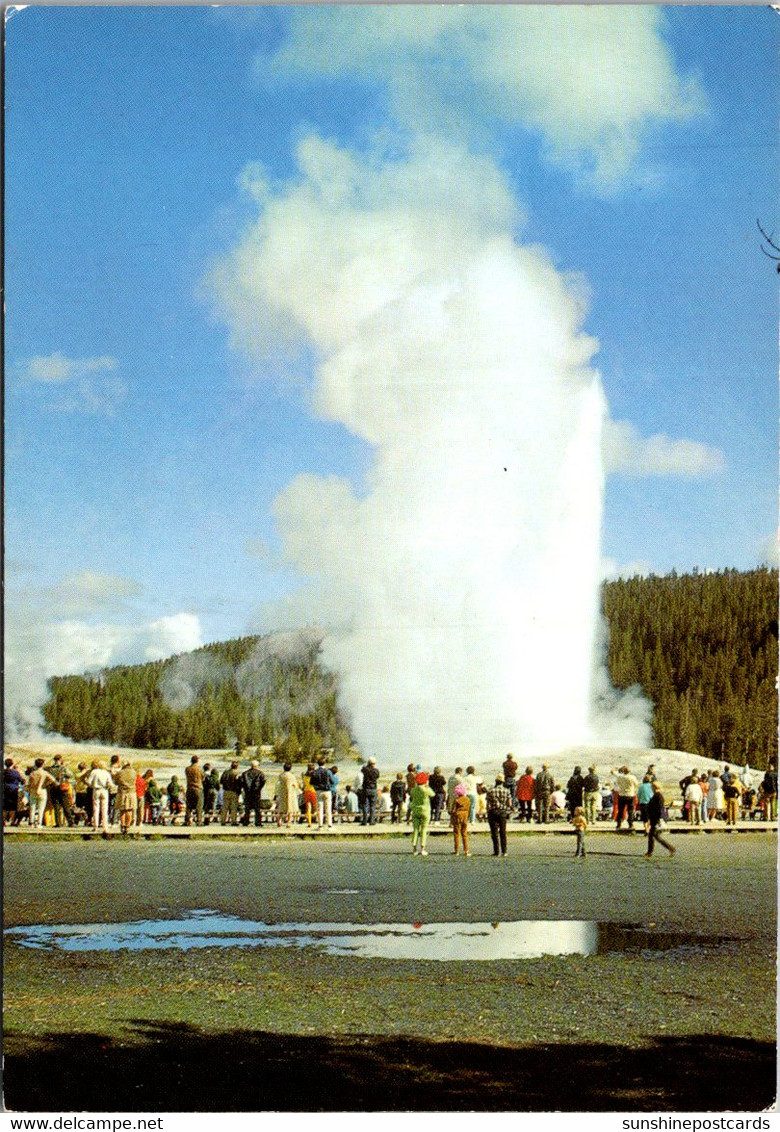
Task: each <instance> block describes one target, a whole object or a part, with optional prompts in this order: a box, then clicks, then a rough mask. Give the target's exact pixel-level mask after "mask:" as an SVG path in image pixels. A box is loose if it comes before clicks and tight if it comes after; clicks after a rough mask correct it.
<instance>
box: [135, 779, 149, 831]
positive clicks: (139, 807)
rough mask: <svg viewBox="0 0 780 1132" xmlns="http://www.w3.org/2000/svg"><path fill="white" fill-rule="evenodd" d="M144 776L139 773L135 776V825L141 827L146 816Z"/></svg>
mask: <svg viewBox="0 0 780 1132" xmlns="http://www.w3.org/2000/svg"><path fill="white" fill-rule="evenodd" d="M146 782H147V779H146V775H144V774H141V772H140V771H139V772H138V774H137V775H136V776H135V824H136V825H143V824H144V816H145V814H146Z"/></svg>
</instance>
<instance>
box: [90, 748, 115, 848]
mask: <svg viewBox="0 0 780 1132" xmlns="http://www.w3.org/2000/svg"><path fill="white" fill-rule="evenodd" d="M112 782H113V778H112V777H111V774H110V773H109V771H108V770H106V764H105V763H104V762H103V761H102V759H96V760H95V761H94V762H93V763H92V769H91V771H90V772H89V774H88V775H87V783H88V784H89V788H90V789H91V791H92V828H93V829H94V831H95V833H97V831H98V828H101V829H102V830H103V833H104V834H107V833H108V800H109V798H110V797H111V783H112Z"/></svg>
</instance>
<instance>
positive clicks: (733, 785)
mask: <svg viewBox="0 0 780 1132" xmlns="http://www.w3.org/2000/svg"><path fill="white" fill-rule="evenodd" d="M741 794H742V783H741V782H740V781H739V779H738V778H737V776H736V774H730V775H729V776H728V778H727V779H726V780H725V781H724V783H723V796H724V798H725V799H726V825H736V824H737V818H738V817H739V799H740V797H741Z"/></svg>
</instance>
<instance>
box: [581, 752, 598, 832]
mask: <svg viewBox="0 0 780 1132" xmlns="http://www.w3.org/2000/svg"><path fill="white" fill-rule="evenodd" d="M599 786H600V783H599V776H598V775H597V774H596V768H595V766H589V767H588V773H587V774H586V775H585V777H584V778H583V780H582V798H583V810H584V811H585V821H586V822H587V823H588V825H595V824H596V819H597V818H598V814H599V810H600V809H601V790H600V789H599Z"/></svg>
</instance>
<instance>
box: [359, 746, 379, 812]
mask: <svg viewBox="0 0 780 1132" xmlns="http://www.w3.org/2000/svg"><path fill="white" fill-rule="evenodd" d="M378 782H379V770H378V768H377V765H376V759H374V758H371V759H369V760H368V762H367V763H366V765H365V766H364V767H363V820H362V822H361V825H376V798H377V783H378Z"/></svg>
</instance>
